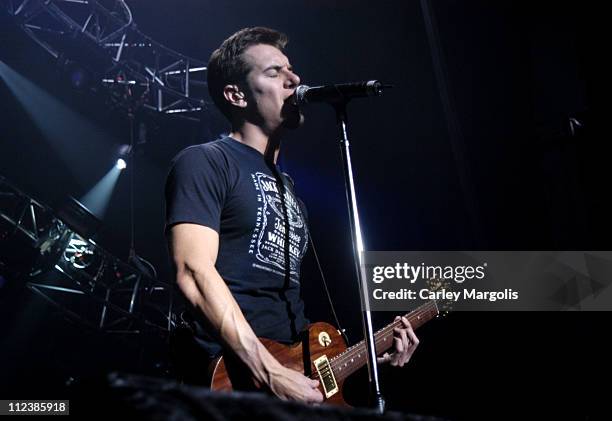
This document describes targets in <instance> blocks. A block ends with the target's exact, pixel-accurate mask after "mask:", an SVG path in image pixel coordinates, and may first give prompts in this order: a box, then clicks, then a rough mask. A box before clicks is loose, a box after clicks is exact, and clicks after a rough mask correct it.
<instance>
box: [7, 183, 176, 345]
mask: <svg viewBox="0 0 612 421" xmlns="http://www.w3.org/2000/svg"><path fill="white" fill-rule="evenodd" d="M24 238H25V239H26V240H25V241H23V239H24ZM24 243H25V245H24ZM11 248H13V249H17V250H15V252H16V253H19V254H35V255H36V258H35V259H34V260H33V263H32V265H31V267H30V268H29V270H28V272H27V273H26V274H25V275H23V277H24V278H25V286H26V287H27V288H29V289H30V290H31V291H32V292H34V293H35V294H37V295H39V296H40V297H42V298H43V299H45V300H46V301H48V302H49V303H51V304H52V305H54V306H55V307H56V308H58V309H59V310H61V311H62V312H63V314H65V315H66V316H67V317H69V318H71V319H73V320H74V321H76V322H78V323H80V324H81V325H83V326H86V327H89V328H91V329H95V330H99V331H103V332H106V333H142V332H154V333H157V334H161V335H162V336H165V335H166V334H167V333H168V332H170V331H171V330H172V328H173V327H174V315H173V312H172V310H173V308H172V306H173V298H174V296H173V287H172V286H171V285H169V284H167V283H165V282H162V281H159V280H157V279H153V278H151V277H149V276H147V275H146V274H143V273H141V272H140V271H138V270H137V269H136V268H134V267H132V266H130V265H128V264H126V263H124V262H122V261H121V260H119V259H118V258H116V257H115V256H113V255H112V254H110V253H109V252H107V251H106V250H104V249H103V248H101V247H100V246H99V245H98V244H96V243H95V242H94V241H92V240H90V239H86V238H83V237H82V236H80V235H79V234H78V233H76V232H74V231H72V230H71V229H70V228H69V227H68V226H67V225H66V224H65V223H64V222H63V221H62V220H60V219H59V218H57V217H56V216H55V215H54V213H53V211H52V210H51V209H50V208H49V207H47V206H45V205H43V204H41V203H40V202H38V201H36V200H35V199H33V198H31V197H29V196H28V195H27V194H25V193H23V192H22V191H20V190H19V189H17V188H16V187H14V186H13V185H11V184H10V183H9V182H8V181H7V180H6V179H4V178H2V177H1V176H0V249H2V250H8V249H11ZM27 249H31V251H34V253H29V252H28V250H27ZM0 263H2V265H3V266H10V264H11V262H10V261H9V259H6V256H4V255H2V253H0Z"/></svg>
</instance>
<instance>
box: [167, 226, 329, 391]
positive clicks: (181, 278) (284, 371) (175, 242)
mask: <svg viewBox="0 0 612 421" xmlns="http://www.w3.org/2000/svg"><path fill="white" fill-rule="evenodd" d="M218 250H219V235H218V234H217V232H216V231H214V230H213V229H211V228H208V227H204V226H201V225H197V224H177V225H175V226H174V227H172V229H171V232H170V251H171V255H172V258H173V260H174V264H175V265H176V280H177V283H178V286H179V288H180V290H181V291H182V293H183V294H184V295H185V297H186V298H187V300H188V301H189V302H190V303H191V304H192V305H193V306H194V307H195V308H197V309H198V310H200V311H201V312H202V314H203V315H204V316H205V317H206V319H207V320H208V321H209V322H210V324H211V326H212V327H213V328H214V329H215V330H216V331H217V333H218V335H219V337H220V338H221V339H222V340H223V342H224V343H225V345H226V346H228V347H229V348H230V349H231V350H232V351H233V352H234V353H235V354H236V355H237V356H238V358H240V360H241V361H243V362H244V363H245V364H246V366H247V367H248V368H249V370H250V371H251V373H252V375H253V377H254V378H255V379H256V380H257V381H258V382H259V383H260V384H264V385H267V386H268V387H269V388H270V389H271V390H272V392H273V393H274V394H276V395H277V396H278V397H280V398H281V399H296V400H302V401H306V402H321V401H322V400H323V396H322V395H321V393H320V392H319V391H318V389H317V387H318V382H317V381H315V380H311V379H308V378H307V377H305V376H304V375H302V374H301V373H298V372H297V371H294V370H290V369H288V368H286V367H283V366H282V365H281V364H280V363H279V362H278V361H277V360H276V359H275V358H274V357H273V356H272V355H271V354H270V353H269V352H268V350H267V349H266V348H265V347H264V346H263V345H262V343H261V342H260V341H259V339H257V336H256V335H255V333H254V332H253V329H252V328H251V326H250V325H249V323H248V322H247V320H246V319H245V317H244V315H243V314H242V311H241V310H240V307H239V306H238V303H237V302H236V300H235V299H234V297H233V296H232V293H231V292H230V290H229V288H228V287H227V285H226V284H225V282H224V281H223V279H222V278H221V276H220V275H219V273H218V272H217V270H216V268H215V262H216V260H217V252H218Z"/></svg>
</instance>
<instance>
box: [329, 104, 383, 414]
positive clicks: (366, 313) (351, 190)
mask: <svg viewBox="0 0 612 421" xmlns="http://www.w3.org/2000/svg"><path fill="white" fill-rule="evenodd" d="M348 101H349V100H348V99H344V100H342V101H338V102H334V103H333V104H332V105H333V107H334V109H335V110H336V122H337V124H338V130H339V133H340V148H341V151H342V166H343V170H344V171H343V172H344V187H345V189H346V200H347V202H348V211H349V222H350V226H351V239H352V243H353V260H354V263H355V272H356V275H357V284H358V285H359V295H360V298H361V309H362V322H363V330H364V337H365V342H366V349H367V354H368V374H369V384H370V398H371V399H372V401H373V403H374V404H375V407H376V409H377V411H378V412H379V413H380V414H382V413H384V411H385V399H384V397H383V395H382V392H381V390H380V383H379V380H378V362H377V359H376V343H375V340H374V330H373V328H372V312H371V311H370V303H369V300H368V296H367V286H366V284H365V283H366V276H365V272H364V266H363V261H362V259H363V251H364V246H363V238H362V236H361V225H360V223H359V212H358V209H357V197H356V195H355V183H354V181H353V168H352V164H351V153H350V144H349V140H348V135H347V113H346V105H347V104H348Z"/></svg>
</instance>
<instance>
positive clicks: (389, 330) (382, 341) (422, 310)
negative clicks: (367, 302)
mask: <svg viewBox="0 0 612 421" xmlns="http://www.w3.org/2000/svg"><path fill="white" fill-rule="evenodd" d="M437 314H438V309H437V307H436V304H435V302H434V301H430V302H428V303H426V304H424V305H422V306H421V307H419V308H417V309H416V310H414V311H412V312H411V313H408V314H406V315H404V317H406V318H407V319H408V320H409V322H410V324H411V325H412V327H413V328H414V329H416V328H417V327H419V326H420V325H422V324H423V323H424V322H426V321H427V320H429V319H431V318H433V317H435V316H436V315H437ZM400 324H401V322H400V321H398V322H393V323H390V324H389V325H387V326H385V327H383V328H382V329H380V330H378V331H377V332H376V333H375V334H374V338H375V340H374V344H375V345H374V346H375V348H376V353H377V355H378V354H379V353H381V352H382V351H385V350H386V349H388V348H389V347H390V344H388V340H389V339H390V337H391V336H392V335H393V329H394V328H395V327H398V326H400ZM363 351H365V341H364V340H362V341H361V342H358V343H356V344H354V345H352V346H351V347H349V348H347V349H346V350H345V351H344V352H342V353H341V354H338V355H336V356H335V357H334V358H332V359H331V360H329V363H330V367H331V369H332V370H333V372H338V377H340V378H346V377H348V376H349V375H351V374H352V373H353V372H354V371H356V370H357V369H358V368H359V367H361V365H363V363H364V361H363V360H365V357H366V356H367V353H365V352H363ZM340 371H342V374H341V375H340Z"/></svg>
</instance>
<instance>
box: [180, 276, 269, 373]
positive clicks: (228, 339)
mask: <svg viewBox="0 0 612 421" xmlns="http://www.w3.org/2000/svg"><path fill="white" fill-rule="evenodd" d="M177 282H178V285H179V287H180V289H181V291H182V292H183V294H184V295H185V296H186V297H187V299H188V300H189V301H190V302H191V304H192V305H193V306H194V307H197V308H198V310H199V311H201V312H202V313H203V315H204V316H205V317H206V319H207V320H208V321H209V322H210V324H211V325H212V327H213V328H214V329H215V330H216V332H217V334H218V335H219V337H220V338H221V339H222V340H223V342H224V343H225V345H226V346H227V347H229V348H230V349H231V350H232V351H233V352H234V353H235V354H236V355H237V356H238V358H239V359H240V360H241V361H243V362H244V363H245V364H246V365H247V367H249V369H250V370H251V372H252V374H253V376H254V377H255V379H256V380H257V381H258V382H260V383H263V384H269V380H270V379H269V378H270V375H271V374H273V373H274V371H276V370H278V368H279V366H280V364H279V363H278V361H277V360H276V359H275V358H274V357H273V356H272V355H271V354H270V353H269V352H268V350H267V349H266V348H265V347H264V346H263V345H262V343H261V342H260V341H259V339H258V338H257V336H256V335H255V333H254V332H253V329H252V328H251V326H250V325H249V323H248V322H247V320H246V318H245V317H244V315H243V313H242V311H241V310H240V307H239V306H238V304H237V302H236V300H235V299H234V297H233V296H232V294H231V292H230V290H229V288H228V287H227V285H226V284H225V282H224V281H223V279H222V278H221V276H220V275H219V273H218V272H217V270H216V269H215V268H214V267H207V268H205V269H200V270H196V269H194V268H189V267H188V266H187V265H185V266H184V267H183V268H182V269H179V271H178V273H177Z"/></svg>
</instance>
